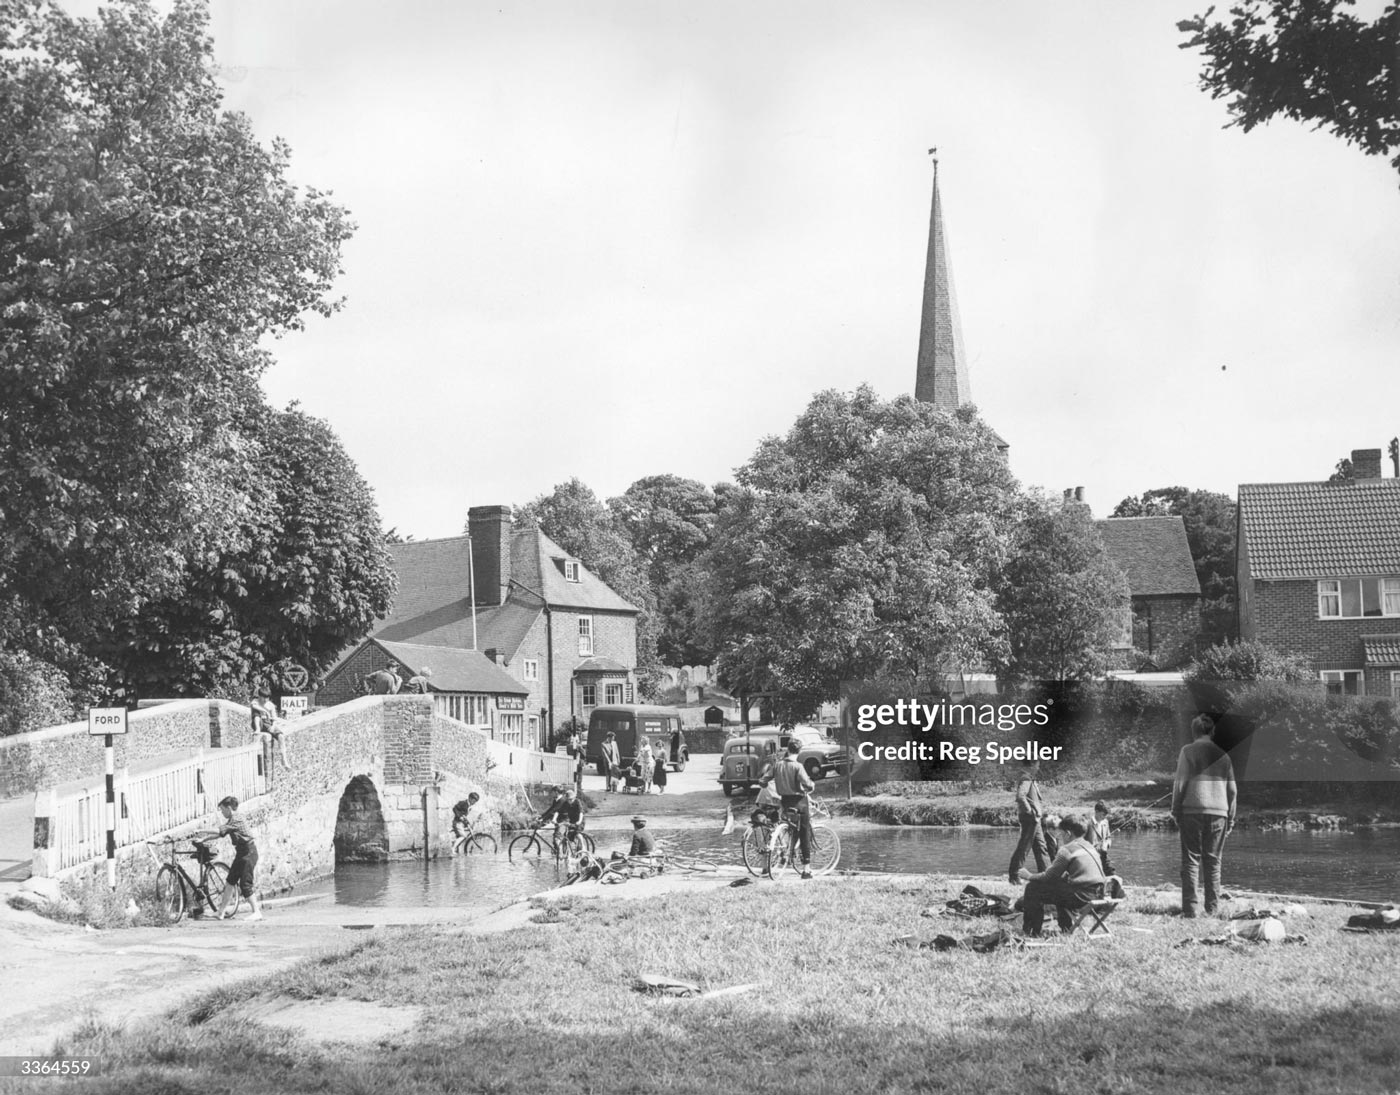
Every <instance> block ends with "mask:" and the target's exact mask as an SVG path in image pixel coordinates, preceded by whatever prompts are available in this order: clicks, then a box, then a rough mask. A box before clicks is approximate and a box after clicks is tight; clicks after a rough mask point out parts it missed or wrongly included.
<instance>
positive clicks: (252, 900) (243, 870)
mask: <svg viewBox="0 0 1400 1095" xmlns="http://www.w3.org/2000/svg"><path fill="white" fill-rule="evenodd" d="M219 813H221V814H223V815H224V826H223V828H222V829H220V830H219V835H220V836H226V837H228V838H229V839H230V840H232V841H233V865H232V866H230V867H229V869H228V878H227V879H225V880H224V896H223V899H222V900H221V901H220V902H219V919H220V920H223V919H225V918H226V917H227V916H228V915H229V914H228V912H227V909H228V902H229V898H230V897H232V896H233V888H234V887H235V886H237V887H238V888H239V889H240V890H241V891H242V893H243V896H244V897H246V898H247V899H248V904H249V905H250V906H251V907H252V910H253V911H252V913H251V914H250V915H249V916H248V917H247V919H249V920H261V919H262V918H263V914H262V903H261V902H260V901H259V900H258V893H257V890H255V889H254V888H253V871H254V869H255V868H256V867H257V865H258V845H257V842H256V841H255V840H253V834H252V833H251V832H249V830H248V823H247V822H246V821H244V820H243V815H242V814H240V813H239V812H238V799H236V798H234V797H233V796H232V795H229V796H228V797H227V798H224V799H222V800H220V802H219Z"/></svg>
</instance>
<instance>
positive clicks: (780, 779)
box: [759, 737, 816, 878]
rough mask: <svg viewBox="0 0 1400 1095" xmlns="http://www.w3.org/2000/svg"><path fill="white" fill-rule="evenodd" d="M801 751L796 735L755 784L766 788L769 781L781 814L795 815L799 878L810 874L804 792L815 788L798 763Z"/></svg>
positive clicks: (808, 818) (808, 817) (807, 810)
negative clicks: (780, 757)
mask: <svg viewBox="0 0 1400 1095" xmlns="http://www.w3.org/2000/svg"><path fill="white" fill-rule="evenodd" d="M801 751H802V743H801V742H800V741H798V740H797V738H795V737H794V738H790V739H788V744H787V755H786V756H785V757H783V759H782V760H780V761H778V763H777V764H776V765H775V766H774V767H773V769H772V771H771V774H770V773H767V772H765V773H764V777H763V779H762V780H760V781H759V785H760V786H762V787H766V786H767V785H768V782H769V780H772V783H773V789H774V790H776V791H777V792H778V797H779V799H780V800H781V802H782V806H783V813H784V815H790V814H794V813H795V814H796V815H797V826H798V828H797V831H798V854H799V855H800V856H801V859H802V877H803V878H811V877H812V812H811V809H810V807H809V806H808V804H807V795H808V794H809V793H810V792H811V791H813V790H815V789H816V784H814V783H813V782H812V777H811V776H809V775H808V774H807V772H806V769H804V768H803V767H802V765H801V764H800V763H799V762H798V759H797V754H798V753H800V752H801Z"/></svg>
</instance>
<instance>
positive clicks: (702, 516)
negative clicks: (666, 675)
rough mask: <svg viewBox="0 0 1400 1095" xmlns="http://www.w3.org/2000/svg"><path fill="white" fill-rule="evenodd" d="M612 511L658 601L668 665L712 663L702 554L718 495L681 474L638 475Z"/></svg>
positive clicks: (661, 647)
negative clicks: (704, 634)
mask: <svg viewBox="0 0 1400 1095" xmlns="http://www.w3.org/2000/svg"><path fill="white" fill-rule="evenodd" d="M608 509H609V510H610V511H611V512H612V513H613V515H614V516H615V517H616V518H617V521H618V524H619V525H620V526H621V528H622V529H623V530H624V531H625V532H626V533H627V537H628V539H629V540H630V541H631V544H632V547H633V550H634V551H635V552H636V553H637V556H638V559H639V561H640V562H641V563H642V564H643V565H644V566H645V567H646V573H647V580H648V583H649V584H650V587H651V592H652V595H653V596H654V597H655V599H656V605H657V640H656V641H657V653H658V656H659V657H660V659H661V661H662V662H664V663H665V664H667V665H695V664H703V663H708V662H709V660H710V657H711V654H712V651H710V650H709V649H708V648H707V647H706V646H705V645H704V644H703V642H702V641H701V639H700V631H699V628H698V626H697V612H698V606H699V597H700V595H701V592H702V591H703V589H704V587H705V585H706V583H707V582H708V574H707V572H706V571H705V569H704V566H703V565H702V564H701V563H700V561H699V560H700V557H701V555H702V554H703V553H704V551H705V550H706V549H707V548H708V547H709V546H710V541H711V539H712V538H713V536H714V527H715V512H716V502H715V494H714V492H713V491H712V490H710V488H709V487H707V486H706V485H705V484H704V483H700V482H698V481H696V480H694V479H683V478H681V477H680V476H677V475H649V476H647V477H645V478H643V479H638V480H637V481H636V482H635V483H633V484H632V485H631V486H630V487H628V488H627V490H626V491H625V492H624V493H623V494H621V495H619V496H618V497H616V498H611V499H609V500H608Z"/></svg>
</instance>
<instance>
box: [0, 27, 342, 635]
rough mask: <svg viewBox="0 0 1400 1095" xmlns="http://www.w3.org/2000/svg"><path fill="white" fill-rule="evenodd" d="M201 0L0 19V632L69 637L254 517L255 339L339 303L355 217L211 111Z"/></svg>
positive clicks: (174, 582)
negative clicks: (247, 429)
mask: <svg viewBox="0 0 1400 1095" xmlns="http://www.w3.org/2000/svg"><path fill="white" fill-rule="evenodd" d="M207 19H208V17H207V12H206V11H205V7H204V4H203V3H200V2H196V0H176V2H175V3H174V5H173V7H172V8H171V9H170V11H169V14H167V15H164V16H161V15H159V14H158V13H157V12H156V10H155V7H154V6H153V4H151V3H150V2H148V0H118V2H116V3H113V4H109V5H108V6H105V7H104V8H102V9H101V10H100V14H99V16H98V18H96V19H76V18H73V17H71V16H69V15H67V14H65V13H64V12H62V11H61V10H59V9H58V8H57V7H54V6H47V5H41V4H38V3H21V4H12V5H8V6H7V7H6V12H5V17H4V19H3V20H0V467H3V468H4V469H5V470H6V473H7V474H5V475H3V476H0V638H3V641H6V642H9V643H11V644H19V645H22V646H26V647H29V648H31V649H32V648H43V647H45V646H46V645H47V646H52V645H54V643H55V642H56V641H57V640H56V639H55V637H56V636H58V637H62V638H63V639H64V640H65V641H67V642H70V643H76V644H83V643H86V642H89V641H91V640H92V639H93V637H94V636H95V635H97V634H99V633H101V632H102V631H103V630H104V629H111V628H113V627H115V626H118V625H119V624H120V623H121V622H122V621H125V620H129V619H130V618H131V617H132V616H133V615H134V614H136V613H137V612H138V611H140V609H141V608H142V606H144V605H146V604H148V603H151V602H153V601H156V600H159V599H160V598H163V597H168V596H170V595H173V594H174V593H175V592H176V591H178V589H179V588H180V585H181V582H182V580H183V576H184V572H185V567H186V564H187V561H189V560H192V559H207V558H211V557H216V556H218V555H219V554H220V553H221V552H223V551H224V550H225V549H226V548H227V547H228V546H229V545H231V544H234V543H237V542H238V540H239V538H240V535H241V532H240V530H241V529H243V528H246V526H247V524H248V523H249V521H250V520H252V519H253V518H254V515H255V513H256V509H257V504H256V499H255V498H252V497H250V496H249V494H248V493H246V491H245V488H246V487H247V485H248V484H249V483H250V482H251V481H252V478H253V477H254V470H253V468H252V466H251V454H252V452H253V446H252V445H251V444H250V442H249V440H248V439H247V438H245V437H243V436H242V435H241V434H240V432H239V424H240V422H242V421H246V420H247V418H248V416H249V415H250V414H251V413H252V411H253V409H254V408H256V407H257V406H258V404H259V403H260V399H259V397H258V395H257V392H256V386H255V379H256V377H257V376H258V374H259V373H260V372H261V371H262V369H263V368H264V366H265V364H266V361H267V356H266V354H265V352H264V351H263V350H261V349H260V348H259V340H260V339H261V338H262V337H263V336H264V335H267V334H269V333H271V334H277V333H281V332H285V331H288V330H292V329H294V328H296V327H298V326H299V325H300V324H301V322H302V317H303V316H304V315H305V313H307V312H319V313H322V314H327V313H329V312H331V311H333V310H334V309H335V307H336V306H337V305H336V302H335V301H334V300H333V299H331V298H330V297H329V295H328V293H329V290H330V286H331V283H332V280H333V279H334V277H335V276H336V274H338V273H339V270H340V246H341V244H342V242H343V241H344V240H345V239H346V238H347V237H348V236H349V234H350V231H351V224H350V222H349V220H348V217H347V215H346V213H345V211H344V210H343V209H341V208H340V207H339V206H338V205H336V204H335V203H334V202H333V201H331V200H330V198H329V196H328V195H326V194H323V193H321V192H319V191H316V190H312V189H306V190H303V189H299V188H298V187H296V186H294V185H293V184H292V183H291V182H290V181H289V179H288V174H287V172H288V160H289V150H288V148H287V146H286V145H285V144H283V143H281V142H279V141H274V142H272V143H271V145H270V146H268V147H264V146H263V145H261V144H259V143H258V141H257V140H256V139H255V138H254V136H253V134H252V131H251V128H250V126H249V123H248V121H247V120H246V119H245V118H243V117H242V116H241V115H238V114H234V113H229V112H225V111H222V110H221V109H220V92H219V89H218V86H217V84H216V82H215V79H214V75H213V64H212V43H211V42H210V40H209V38H208V36H207V34H206V29H207Z"/></svg>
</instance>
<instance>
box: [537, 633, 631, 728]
mask: <svg viewBox="0 0 1400 1095" xmlns="http://www.w3.org/2000/svg"><path fill="white" fill-rule="evenodd" d="M551 615H552V616H553V618H554V650H555V658H554V706H555V714H554V719H555V725H556V726H557V725H558V724H559V723H561V722H563V721H564V720H565V719H569V718H586V717H587V716H586V713H585V711H584V708H583V697H582V694H581V692H580V690H579V686H578V683H577V682H576V681H575V680H574V670H575V669H577V668H578V667H579V666H580V665H581V664H582V663H583V662H585V661H587V660H588V659H589V658H590V657H594V658H611V659H612V660H613V661H615V662H617V663H618V664H620V665H622V666H625V667H626V668H627V670H628V672H629V676H630V673H631V671H632V670H634V669H636V668H637V617H636V616H634V615H632V614H631V613H625V612H596V611H595V612H585V611H578V610H575V609H569V608H565V609H559V608H556V609H554V610H553V611H552V613H551ZM580 616H592V617H593V653H592V654H591V655H587V654H585V655H580V654H579V652H578V621H579V617H580ZM634 683H635V682H634ZM601 700H602V697H601V696H600V697H599V701H600V702H601Z"/></svg>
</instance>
